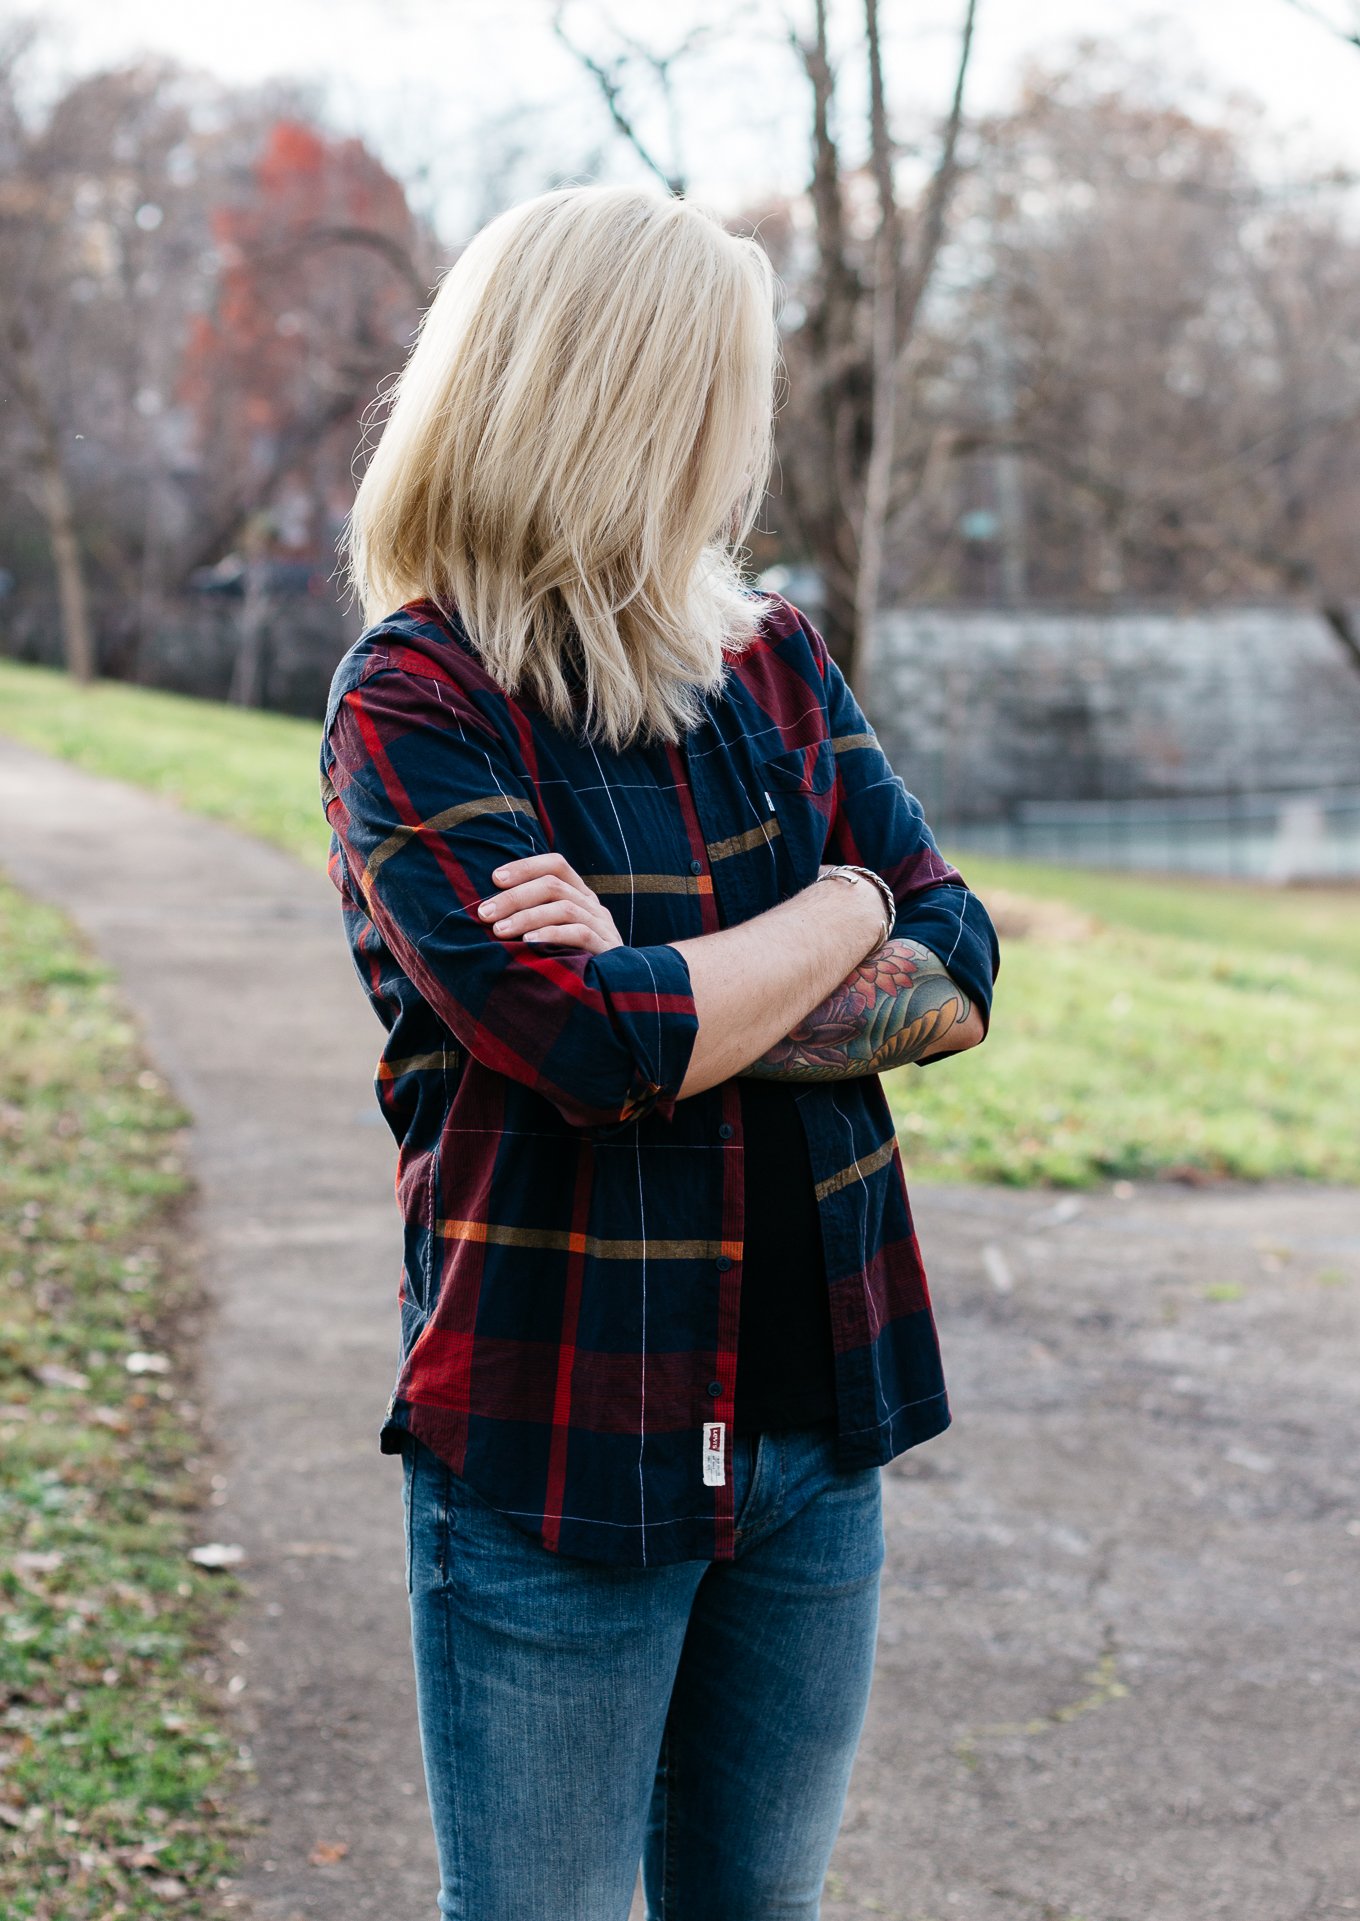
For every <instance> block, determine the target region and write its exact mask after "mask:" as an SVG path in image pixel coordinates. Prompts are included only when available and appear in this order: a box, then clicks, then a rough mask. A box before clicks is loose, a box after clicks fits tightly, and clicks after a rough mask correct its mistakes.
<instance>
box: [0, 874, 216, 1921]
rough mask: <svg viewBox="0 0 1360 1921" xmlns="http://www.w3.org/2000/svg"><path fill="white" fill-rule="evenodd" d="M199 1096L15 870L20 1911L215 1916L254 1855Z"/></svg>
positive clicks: (10, 1714)
mask: <svg viewBox="0 0 1360 1921" xmlns="http://www.w3.org/2000/svg"><path fill="white" fill-rule="evenodd" d="M185 1120H186V1116H185V1115H184V1114H183V1113H182V1111H181V1110H180V1108H179V1107H178V1106H177V1105H176V1104H175V1102H174V1101H173V1100H172V1099H171V1097H170V1095H169V1093H168V1091H167V1089H166V1088H165V1086H164V1085H163V1083H162V1082H161V1081H160V1079H159V1078H158V1076H157V1075H156V1074H155V1073H153V1072H152V1071H151V1070H150V1069H149V1068H148V1066H147V1064H146V1061H145V1059H144V1057H143V1056H142V1055H141V1054H140V1052H139V1049H138V1046H137V1040H136V1036H135V1033H134V1031H133V1028H132V1026H131V1024H130V1023H129V1021H128V1019H127V1017H126V1015H125V1014H124V1012H123V1010H122V1008H121V1007H120V1004H119V1001H118V998H117V996H116V994H115V992H114V990H113V987H112V985H111V983H110V981H109V979H108V978H107V975H106V972H105V970H104V969H103V968H101V967H100V966H99V965H97V964H96V963H95V962H93V961H92V960H91V959H90V957H89V956H88V954H87V953H86V952H85V951H84V949H83V948H82V947H81V946H80V944H79V943H78V941H77V940H76V938H75V936H74V935H73V933H72V931H71V929H70V928H69V927H68V926H67V925H66V924H65V923H64V922H63V921H62V919H61V918H60V917H59V916H58V915H56V914H54V913H53V912H51V911H50V910H49V909H47V908H44V907H39V906H36V905H34V904H33V903H32V902H30V901H27V900H25V899H24V898H23V897H21V896H20V895H18V894H17V893H16V892H15V891H14V890H13V889H12V888H10V887H9V886H8V885H7V884H5V883H4V882H3V880H0V1684H2V1685H0V1695H2V1696H3V1706H0V1914H3V1915H4V1916H5V1917H6V1921H9V1918H10V1917H13V1921H21V1917H25V1918H27V1917H32V1918H33V1921H111V1917H114V1916H118V1917H123V1916H152V1915H155V1916H163V1915H170V1914H174V1915H180V1916H183V1915H196V1916H215V1915H218V1914H220V1913H221V1912H223V1910H222V1908H221V1905H220V1903H219V1901H218V1898H217V1884H218V1877H219V1876H222V1875H224V1874H229V1873H231V1872H232V1871H233V1870H234V1868H235V1866H236V1865H237V1863H236V1860H235V1855H234V1841H233V1835H234V1834H235V1833H236V1832H237V1830H235V1829H234V1828H233V1827H232V1825H231V1817H230V1815H229V1814H228V1813H227V1811H226V1810H227V1804H228V1800H229V1795H228V1784H229V1783H230V1781H231V1772H230V1771H231V1770H232V1769H235V1768H239V1767H241V1766H242V1765H244V1764H245V1763H244V1760H243V1757H242V1756H241V1755H240V1754H239V1753H238V1751H237V1749H236V1748H235V1747H234V1746H233V1745H232V1742H231V1738H230V1735H229V1732H228V1731H227V1730H226V1729H225V1726H224V1720H223V1715H222V1713H221V1709H220V1707H219V1705H218V1701H219V1699H220V1697H219V1696H217V1695H216V1694H215V1693H214V1686H215V1684H216V1683H218V1682H219V1681H223V1680H225V1678H226V1677H223V1676H219V1675H218V1674H217V1672H216V1670H215V1668H214V1666H213V1649H214V1647H217V1646H220V1645H221V1640H222V1628H223V1625H224V1622H225V1620H226V1617H227V1613H228V1611H229V1610H230V1606H231V1601H232V1597H233V1596H234V1594H235V1593H237V1592H238V1591H239V1590H238V1588H237V1584H236V1582H235V1581H234V1578H233V1577H232V1576H231V1575H230V1574H220V1573H219V1574H212V1573H208V1572H206V1571H204V1570H202V1569H200V1568H199V1567H198V1566H197V1565H196V1564H195V1563H194V1562H192V1561H191V1560H189V1559H188V1551H189V1549H190V1548H191V1547H193V1546H195V1545H196V1544H197V1543H198V1542H199V1540H200V1538H201V1537H200V1536H199V1534H198V1532H197V1529H198V1527H199V1526H200V1525H201V1523H199V1522H198V1521H197V1520H196V1518H195V1516H196V1514H197V1513H198V1512H199V1511H200V1510H202V1511H206V1512H211V1510H210V1508H207V1506H206V1495H207V1489H206V1488H205V1487H204V1486H203V1484H202V1483H203V1479H204V1465H203V1463H202V1462H201V1461H200V1460H198V1459H197V1458H196V1457H195V1453H194V1449H195V1440H196V1435H195V1420H196V1409H195V1407H194V1406H193V1404H192V1402H191V1401H190V1400H189V1399H188V1398H187V1396H188V1395H189V1394H191V1393H192V1391H193V1387H192V1367H193V1341H192V1315H193V1297H192V1287H191V1281H190V1278H189V1277H188V1276H187V1275H186V1274H185V1272H184V1271H183V1268H182V1266H181V1265H180V1262H179V1260H178V1255H177V1214H178V1212H179V1210H180V1208H181V1206H182V1200H183V1196H184V1194H185V1192H186V1187H187V1183H186V1178H185V1175H184V1172H183V1169H182V1163H181V1151H182V1150H181V1143H182V1135H181V1130H182V1128H183V1125H184V1123H185ZM219 1795H220V1796H221V1799H220V1800H219Z"/></svg>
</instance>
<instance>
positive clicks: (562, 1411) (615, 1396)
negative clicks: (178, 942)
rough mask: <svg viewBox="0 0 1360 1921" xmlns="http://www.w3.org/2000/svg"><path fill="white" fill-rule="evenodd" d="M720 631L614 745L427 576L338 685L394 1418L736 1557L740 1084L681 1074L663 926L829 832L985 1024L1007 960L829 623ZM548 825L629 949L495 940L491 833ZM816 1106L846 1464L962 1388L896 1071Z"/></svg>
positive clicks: (539, 1489) (634, 1561)
mask: <svg viewBox="0 0 1360 1921" xmlns="http://www.w3.org/2000/svg"><path fill="white" fill-rule="evenodd" d="M726 659H727V662H728V678H727V681H726V683H725V685H724V688H723V690H722V691H721V693H720V694H717V695H710V696H709V697H708V698H707V699H706V703H705V706H706V715H707V717H706V719H705V720H704V721H703V722H702V723H701V724H700V725H699V726H698V727H696V728H694V729H693V730H691V732H690V733H689V734H688V735H687V736H686V738H685V739H684V740H683V741H682V742H681V743H680V744H678V745H671V744H665V743H657V744H652V745H634V746H632V747H630V748H628V749H627V751H625V752H623V753H619V754H615V753H612V752H610V751H609V750H608V749H607V748H605V747H604V746H600V745H595V744H592V743H591V742H590V741H588V740H586V739H585V738H584V737H583V736H582V737H579V738H578V737H574V736H572V735H569V734H567V733H565V732H563V731H561V730H559V729H558V728H557V727H555V726H554V725H553V724H552V723H551V722H550V720H549V718H548V716H547V715H546V714H544V713H543V712H542V711H541V710H540V709H539V707H538V706H537V704H536V702H534V701H533V699H532V698H531V697H530V696H529V695H527V694H525V695H523V696H522V697H520V698H517V699H510V698H508V697H507V696H506V695H505V694H504V693H503V692H502V691H501V689H500V688H499V687H497V685H496V684H495V683H494V682H493V681H492V680H491V678H490V676H489V675H488V674H487V673H486V671H485V669H484V668H483V667H482V666H481V665H480V663H479V661H478V659H477V656H476V654H475V651H474V649H473V648H472V646H471V643H470V642H469V640H468V638H467V636H466V634H465V632H464V631H463V630H462V628H461V626H460V625H459V624H458V623H457V622H456V620H453V621H450V620H446V619H445V618H444V617H443V616H442V615H441V613H440V611H439V609H438V608H437V607H436V606H435V605H434V604H433V603H432V602H430V601H428V600H417V601H413V602H410V603H409V604H408V605H407V606H405V607H403V608H401V609H399V610H398V611H397V612H396V613H395V614H393V615H391V616H390V617H388V618H386V619H384V620H382V621H379V622H377V623H376V624H375V625H373V626H372V627H370V628H369V629H367V630H366V631H365V633H363V634H362V635H361V636H360V638H359V639H358V640H357V641H356V642H355V643H354V644H353V646H351V647H350V649H349V650H348V652H347V653H346V654H345V656H344V658H343V659H342V660H341V661H340V663H339V666H338V667H337V669H336V672H335V677H334V680H333V682H332V686H331V690H330V698H329V700H328V703H327V712H326V719H325V726H324V732H323V738H322V744H321V788H322V797H323V802H324V805H325V811H326V817H327V819H328V821H329V823H330V826H331V828H332V830H333V831H332V836H331V850H330V861H329V871H330V874H331V877H332V879H333V880H334V882H335V885H336V887H337V888H338V889H339V893H340V897H341V903H342V911H343V920H344V928H345V933H346V935H347V938H348V942H349V947H350V951H351V954H352V957H353V961H354V964H355V967H356V969H357V971H358V973H359V977H360V979H361V981H362V983H363V986H364V988H365V990H366V992H367V994H368V997H369V999H370V1001H371V1003H372V1005H373V1007H374V1009H375V1010H376V1013H377V1015H378V1018H379V1020H380V1021H381V1022H382V1025H383V1027H384V1028H385V1029H386V1036H387V1037H386V1042H385V1044H384V1046H383V1048H382V1053H381V1058H380V1060H379V1063H378V1067H377V1073H376V1081H375V1086H376V1091H377V1096H378V1100H379V1103H380V1106H381V1110H382V1113H383V1115H384V1117H385V1118H386V1120H387V1122H388V1124H389V1126H390V1127H391V1130H392V1132H393V1134H394V1136H395V1137H396V1140H397V1143H398V1148H399V1153H398V1161H397V1173H396V1196H397V1202H398V1207H399V1212H400V1216H401V1225H402V1234H403V1257H402V1263H401V1275H400V1280H399V1283H398V1287H397V1301H398V1305H399V1308H400V1330H399V1340H398V1361H397V1376H396V1382H395V1386H394V1388H393V1392H392V1396H391V1399H390V1400H389V1402H388V1404H387V1408H386V1410H385V1412H384V1416H383V1418H382V1421H381V1423H380V1426H379V1430H378V1442H379V1446H380V1448H381V1451H382V1452H383V1453H395V1452H397V1451H398V1450H399V1449H400V1447H401V1445H402V1440H401V1430H403V1429H405V1430H409V1431H410V1432H411V1433H412V1434H414V1435H416V1436H418V1437H419V1438H420V1439H421V1440H423V1441H424V1442H426V1443H427V1444H428V1445H429V1446H430V1447H431V1448H433V1449H434V1450H435V1452H436V1453H437V1454H439V1455H440V1456H441V1457H442V1458H443V1459H444V1460H445V1461H446V1462H447V1463H448V1465H449V1466H450V1467H451V1468H452V1469H453V1471H454V1472H455V1473H456V1474H458V1475H460V1476H461V1477H463V1478H464V1479H465V1480H466V1481H467V1482H468V1483H469V1484H470V1485H471V1486H472V1487H473V1488H474V1489H475V1490H476V1491H477V1492H478V1493H479V1494H480V1495H481V1496H482V1497H483V1498H484V1499H485V1500H486V1501H488V1502H489V1503H490V1504H491V1505H492V1506H494V1507H496V1508H497V1509H499V1510H500V1511H501V1512H502V1513H504V1514H505V1515H507V1516H508V1518H509V1519H510V1520H512V1521H513V1522H515V1523H516V1524H517V1525H519V1526H520V1527H521V1528H523V1529H525V1530H526V1531H527V1532H529V1533H530V1534H532V1535H534V1536H535V1537H536V1538H538V1539H539V1540H540V1541H541V1542H542V1544H543V1545H544V1547H546V1548H547V1549H549V1550H551V1551H557V1552H563V1553H567V1554H572V1555H577V1556H581V1557H584V1558H586V1559H589V1560H596V1561H607V1562H617V1563H624V1564H631V1565H657V1564H660V1563H664V1562H670V1561H678V1560H687V1559H705V1560H728V1559H731V1558H732V1555H733V1552H734V1541H735V1536H734V1525H733V1504H732V1482H731V1476H730V1473H729V1472H728V1456H727V1448H728V1436H729V1435H730V1432H731V1426H732V1420H733V1387H734V1378H735V1369H736V1346H737V1329H738V1309H739V1301H740V1294H741V1277H742V1261H741V1256H742V1138H741V1112H740V1100H739V1093H738V1088H737V1084H736V1082H735V1080H733V1079H728V1080H725V1081H723V1082H720V1083H718V1084H717V1085H715V1086H713V1087H710V1088H707V1089H705V1090H703V1091H702V1092H699V1093H697V1094H693V1095H691V1096H689V1097H687V1098H686V1099H684V1100H680V1099H678V1098H677V1090H678V1088H679V1086H680V1083H681V1081H682V1080H683V1078H684V1074H685V1069H686V1066H687V1064H688V1062H689V1058H690V1054H691V1051H692V1049H693V1046H694V1039H695V1035H696V1034H697V1032H698V1025H699V1023H698V1015H697V1012H696V1008H695V1002H694V998H693V993H692V990H691V981H690V975H689V968H688V964H687V962H686V960H685V958H684V956H683V955H682V954H681V953H680V951H679V950H678V949H677V948H676V947H674V946H672V945H670V943H671V942H673V941H675V940H679V939H683V938H686V937H692V936H695V935H701V934H707V933H711V932H713V931H715V930H716V929H718V928H720V927H727V926H732V925H735V924H736V923H738V922H741V921H744V920H748V919H750V917H751V916H752V915H755V914H758V913H761V912H762V911H763V910H764V909H766V908H768V907H771V906H773V905H774V904H775V903H776V902H778V901H780V900H782V899H785V898H787V897H788V896H789V895H791V894H793V893H796V892H797V891H798V890H800V889H801V888H803V887H805V886H806V885H807V884H808V883H809V882H810V881H812V880H813V879H814V878H815V876H816V874H817V870H818V867H819V865H820V864H821V863H823V862H829V861H841V860H843V861H854V862H858V863H861V864H863V865H865V866H868V867H872V868H874V869H875V870H876V871H877V872H879V873H880V874H882V875H883V876H884V878H885V879H886V880H887V881H888V882H889V883H890V884H891V886H892V889H893V893H894V896H895V899H896V901H897V917H896V923H895V927H894V932H895V933H896V934H899V935H903V936H910V937H911V938H913V939H915V940H919V941H921V942H922V943H923V944H924V945H926V946H927V947H929V948H930V949H932V951H934V952H935V953H937V954H938V955H939V956H940V958H941V959H942V960H943V961H944V962H945V964H946V966H947V967H948V969H949V971H950V973H951V975H952V976H953V977H954V978H955V979H956V980H957V981H958V982H959V984H960V985H961V986H962V987H963V988H964V989H965V990H966V992H967V993H968V994H969V995H970V996H971V997H972V999H973V1000H974V1001H975V1002H976V1003H977V1004H978V1005H979V1006H980V1008H981V1009H982V1010H983V1015H984V1020H985V1019H987V1018H989V1015H990V1006H991V992H992V982H993V979H994V976H995V973H996V971H997V966H998V953H997V945H996V935H995V932H994V930H993V927H992V923H991V921H990V919H989V917H988V915H987V913H986V910H985V908H984V907H983V906H982V903H981V902H980V901H979V900H978V899H977V897H976V896H975V895H974V894H972V893H971V892H970V891H969V890H968V888H967V886H966V884H965V882H964V880H963V877H962V876H961V875H960V874H959V873H958V871H957V870H956V869H955V868H953V867H952V866H950V865H949V864H948V862H946V861H945V859H944V858H943V856H942V855H941V854H940V852H939V850H938V848H937V847H936V844H935V841H934V839H933V837H932V835H931V832H930V829H929V827H928V826H927V824H926V822H925V820H924V819H923V817H922V812H921V808H920V806H919V804H918V802H917V801H916V800H915V799H914V798H913V796H912V795H911V794H910V793H908V791H907V789H906V787H905V786H904V785H903V783H902V781H901V779H900V778H899V777H898V776H897V775H896V774H895V773H894V772H893V770H892V768H891V767H890V765H889V764H888V761H887V760H886V758H885V757H884V754H883V751H882V749H881V747H880V746H879V743H878V740H877V738H876V736H875V734H874V732H873V730H872V728H871V727H870V726H869V724H868V722H867V721H866V719H865V717H864V715H863V713H862V712H861V710H860V708H859V707H858V705H857V704H856V701H855V699H854V696H853V695H852V693H851V690H850V688H849V686H848V684H847V682H846V681H845V679H844V677H843V675H842V674H841V672H840V669H839V668H838V667H837V666H836V664H835V662H834V661H833V660H832V658H831V656H830V654H829V653H828V651H827V648H826V646H825V644H824V642H823V640H822V638H821V636H820V635H819V634H818V633H817V631H816V630H815V628H813V627H812V626H811V625H810V624H809V623H808V621H807V620H806V619H805V618H804V617H803V615H802V614H801V613H800V612H799V611H798V610H797V609H796V608H794V607H793V606H791V605H790V604H789V603H788V602H787V601H784V600H781V599H779V598H778V597H769V606H768V608H767V610H766V612H765V615H764V617H763V619H762V625H761V632H760V635H759V637H758V638H757V639H756V641H755V642H754V643H752V644H751V645H750V647H749V648H747V649H746V650H744V651H742V652H740V653H729V654H728V655H727V656H726ZM550 849H557V850H560V852H561V853H562V854H563V856H564V857H565V858H566V860H567V861H569V862H570V864H571V866H572V867H573V868H574V869H575V870H576V872H577V873H578V874H579V875H580V877H581V879H582V880H583V882H584V883H585V885H586V886H588V887H589V888H591V889H592V890H593V891H594V892H595V893H596V894H597V895H598V896H599V898H600V899H601V901H602V902H603V904H604V905H605V906H606V907H607V908H608V910H609V912H610V914H611V915H612V917H613V919H614V921H615V924H616V926H617V928H618V931H619V934H620V937H621V941H622V943H623V944H622V945H620V946H617V947H613V948H610V949H609V950H608V951H607V952H605V953H600V954H594V953H587V952H585V951H583V950H580V949H573V948H570V947H567V946H563V945H560V944H548V945H542V944H540V945H535V944H533V943H531V942H529V943H526V942H525V941H524V940H522V939H514V940H506V939H504V938H503V937H501V936H498V935H495V934H493V933H492V932H491V930H490V927H489V925H488V924H486V923H485V922H483V921H482V920H480V919H479V918H478V916H477V912H476V908H477V905H478V903H479V902H480V901H482V900H485V899H487V898H488V897H491V896H493V895H495V894H496V893H497V892H498V889H497V888H496V885H495V883H494V881H493V880H492V873H493V871H494V870H495V869H496V868H497V867H498V866H499V865H500V863H501V862H502V861H505V860H507V859H510V858H513V857H517V856H523V855H526V854H532V853H542V852H546V851H548V850H550ZM936 1058H937V1059H945V1058H947V1056H937V1057H936ZM797 1110H798V1112H799V1114H800V1115H801V1117H802V1121H803V1124H804V1126H805V1129H806V1133H807V1142H808V1148H809V1152H810V1155H811V1162H812V1167H813V1171H814V1175H815V1179H816V1197H817V1204H818V1211H819V1219H820V1224H821V1230H822V1243H823V1253H824V1257H825V1265H826V1274H827V1285H828V1288H829V1289H830V1299H831V1323H832V1330H833V1335H834V1342H835V1379H836V1394H837V1403H838V1410H839V1412H838V1429H839V1433H838V1440H837V1450H838V1455H837V1458H838V1461H839V1463H840V1465H841V1466H842V1468H843V1469H845V1470H849V1469H851V1468H855V1467H859V1466H864V1465H870V1464H876V1463H882V1462H885V1461H888V1460H890V1459H891V1458H892V1457H893V1456H894V1455H896V1454H899V1453H901V1452H902V1451H903V1450H904V1449H906V1448H909V1447H912V1446H915V1445H916V1444H917V1443H918V1442H920V1441H924V1440H926V1439H928V1438H929V1437H930V1436H931V1435H934V1434H938V1433H939V1432H940V1431H941V1430H942V1429H943V1428H944V1427H946V1426H947V1425H948V1423H949V1419H950V1414H949V1407H948V1402H947V1398H946V1392H945V1384H944V1378H943V1373H942V1369H941V1362H940V1353H939V1346H938V1340H937V1335H936V1328H935V1322H934V1317H933V1314H932V1311H931V1305H930V1298H929V1293H928V1290H927V1285H926V1277H925V1273H924V1270H923V1267H922V1262H921V1255H920V1250H919V1248H918V1245H917V1240H916V1236H915V1233H914V1230H913V1226H912V1217H911V1212H910V1208H909V1205H908V1198H907V1191H906V1183H905V1178H904V1174H903V1168H902V1160H901V1155H900V1152H899V1149H898V1143H897V1138H896V1134H895V1131H894V1127H893V1123H892V1119H891V1116H890V1112H889V1107H888V1102H887V1097H886V1095H885V1093H884V1091H883V1087H882V1084H881V1081H880V1079H879V1077H878V1075H876V1074H866V1075H863V1076H861V1077H858V1078H853V1079H848V1080H844V1081H839V1082H809V1083H807V1085H806V1086H805V1088H804V1090H803V1092H802V1093H801V1094H800V1095H799V1097H798V1100H797Z"/></svg>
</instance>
